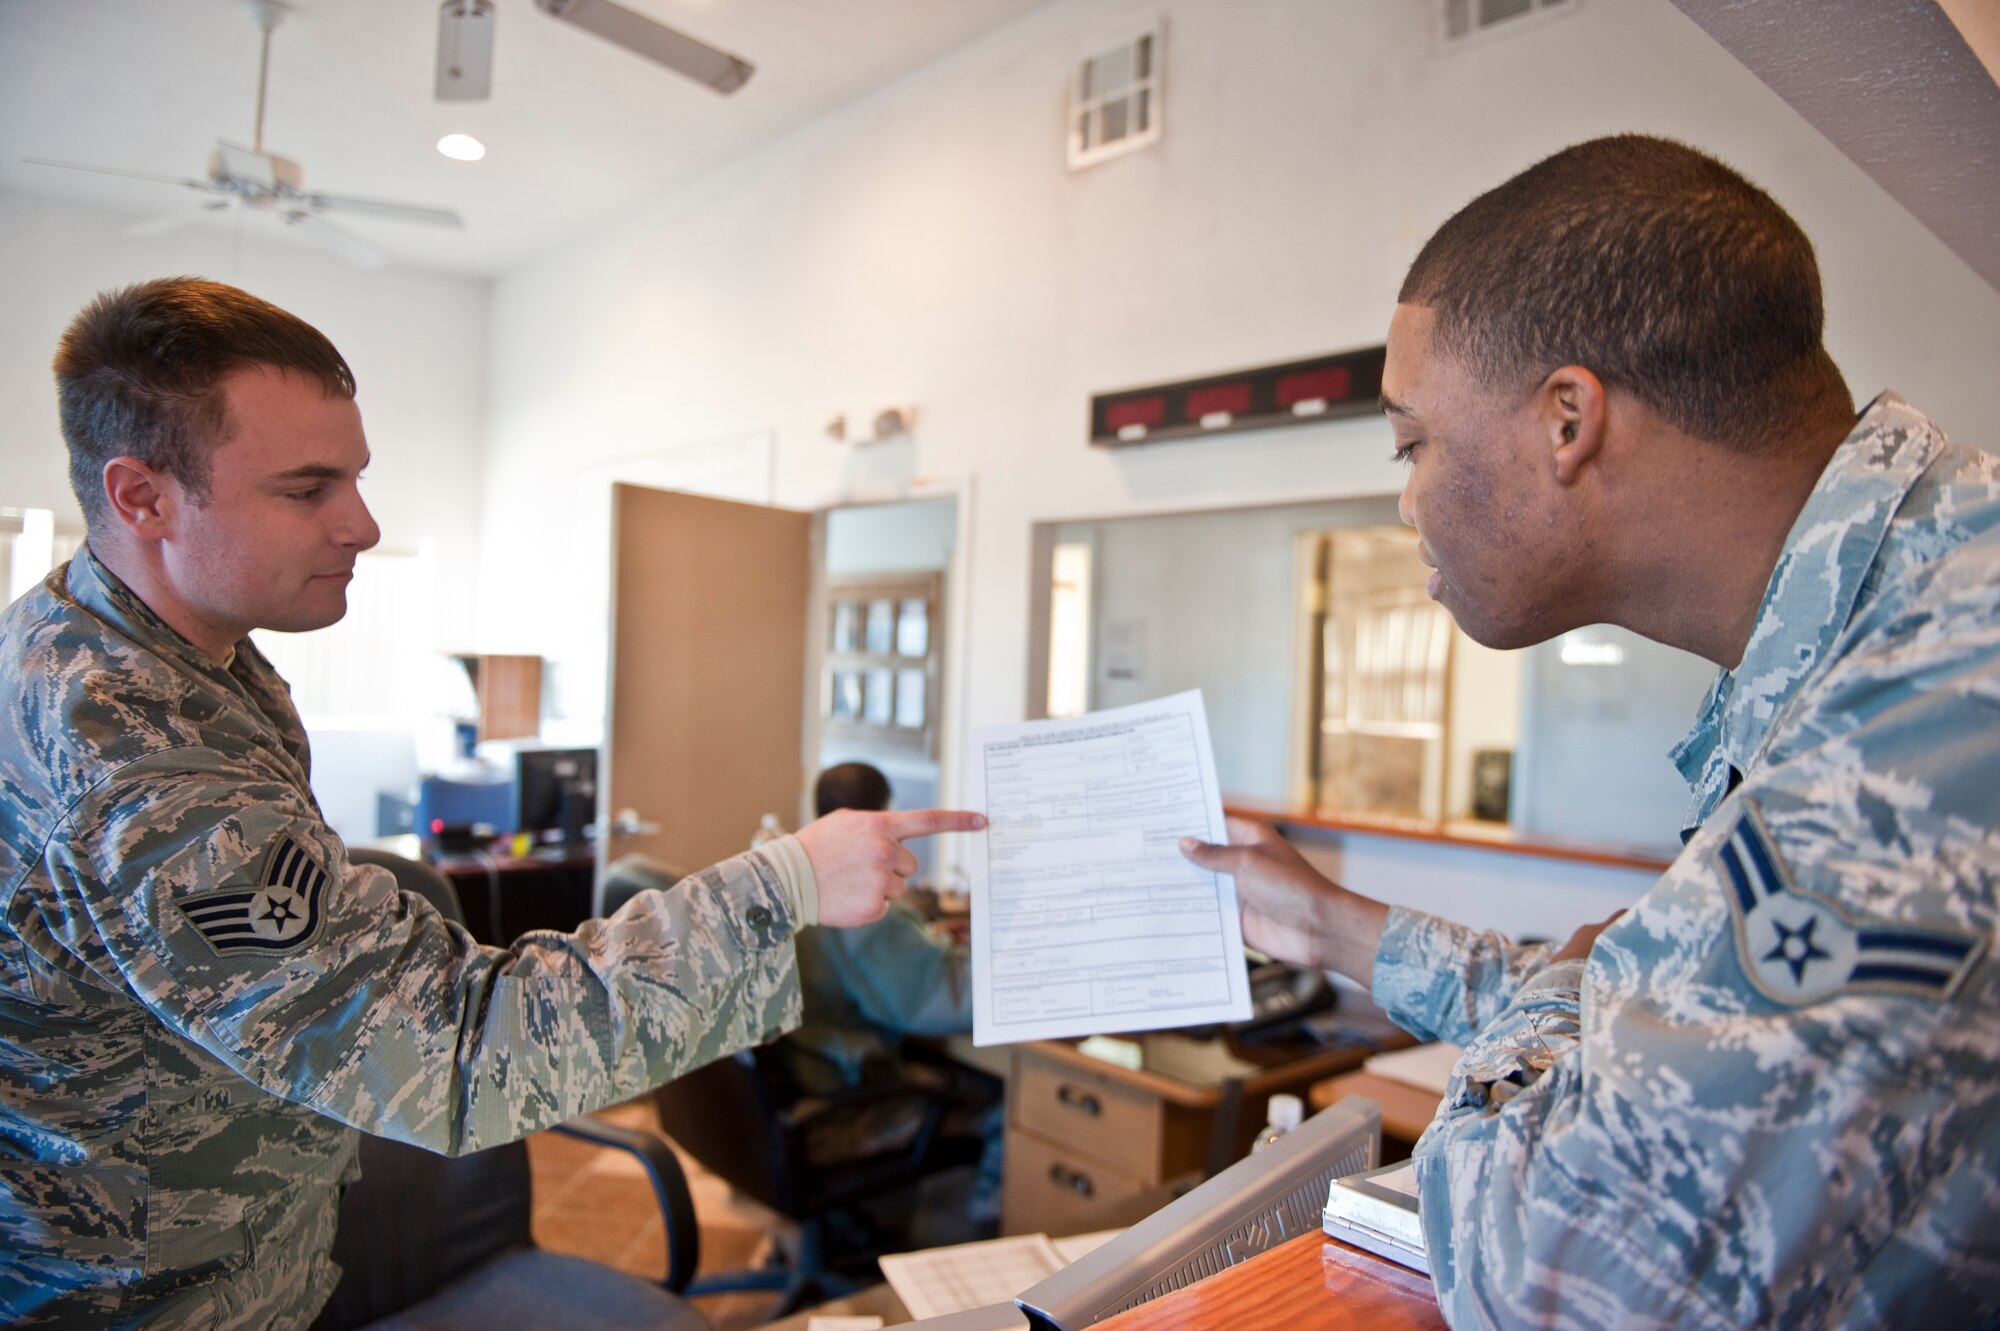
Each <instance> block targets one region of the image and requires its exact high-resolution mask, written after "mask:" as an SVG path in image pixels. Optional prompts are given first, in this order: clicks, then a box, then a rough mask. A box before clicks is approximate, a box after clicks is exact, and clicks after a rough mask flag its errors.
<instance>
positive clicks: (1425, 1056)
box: [1361, 1040, 1465, 1095]
mask: <svg viewBox="0 0 2000 1331" xmlns="http://www.w3.org/2000/svg"><path fill="white" fill-rule="evenodd" d="M1464 1052H1465V1051H1464V1050H1463V1049H1460V1048H1459V1047H1458V1046H1457V1045H1455V1044H1450V1043H1447V1042H1446V1041H1443V1040H1438V1041H1435V1042H1433V1043H1431V1044H1420V1045H1413V1046H1411V1047H1410V1048H1408V1049H1392V1050H1390V1051H1389V1052H1388V1053H1386V1054H1374V1055H1372V1056H1370V1058H1369V1059H1368V1061H1367V1062H1366V1063H1363V1064H1362V1065H1361V1066H1362V1067H1363V1068H1365V1069H1366V1070H1368V1071H1369V1072H1372V1073H1374V1074H1375V1075H1376V1076H1378V1077H1387V1078H1388V1079H1389V1080H1390V1081H1399V1082H1402V1083H1403V1084H1404V1085H1405V1086H1414V1087H1416V1088H1417V1089H1418V1090H1423V1091H1430V1092H1433V1093H1434V1094H1437V1095H1443V1094H1444V1093H1445V1092H1446V1091H1448V1090H1450V1089H1451V1070H1452V1069H1453V1068H1455V1067H1457V1066H1458V1056H1459V1055H1460V1054H1462V1053H1464Z"/></svg>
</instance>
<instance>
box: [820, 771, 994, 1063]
mask: <svg viewBox="0 0 2000 1331" xmlns="http://www.w3.org/2000/svg"><path fill="white" fill-rule="evenodd" d="M813 805H814V812H815V813H816V814H817V815H818V816H820V817H822V818H824V817H825V816H826V815H827V814H829V813H834V812H837V811H839V810H841V809H861V810H865V811H867V812H872V813H879V812H882V811H884V810H886V809H887V808H888V807H889V778H888V777H886V776H884V775H882V773H881V772H880V771H879V770H878V769H876V768H874V767H871V766H870V765H868V764H867V763H841V764H839V765H837V766H834V767H829V768H827V769H826V770H825V771H824V772H821V773H820V776H819V782H818V784H817V785H815V786H814V787H813ZM798 947H799V983H800V985H801V986H802V988H803V989H804V997H805V1020H804V1021H803V1023H801V1025H800V1026H799V1028H798V1030H796V1031H795V1032H793V1033H792V1035H791V1036H789V1037H787V1039H786V1041H785V1044H786V1046H787V1048H788V1049H789V1050H790V1051H792V1052H793V1053H794V1054H795V1057H793V1058H792V1059H791V1060H789V1061H790V1062H791V1064H792V1066H793V1075H794V1076H795V1077H796V1078H797V1079H798V1082H799V1086H800V1088H801V1089H802V1090H805V1091H808V1092H811V1093H814V1094H820V1095H825V1094H828V1093H830V1092H832V1091H836V1090H841V1089H844V1088H846V1087H850V1086H859V1085H862V1084H864V1083H866V1082H868V1081H870V1080H873V1079H874V1078H875V1077H877V1076H881V1075H888V1076H894V1075H895V1073H896V1071H897V1069H898V1066H899V1064H900V1062H901V1060H900V1058H899V1057H898V1054H897V1046H898V1045H899V1044H900V1043H901V1041H902V1038H903V1037H904V1036H905V1035H931V1036H944V1035H951V1034H954V1033H956V1032H959V1031H969V1030H971V1029H972V954H971V950H970V949H969V948H967V947H966V946H965V945H964V944H962V943H954V942H952V941H951V940H949V939H947V938H945V937H943V936H941V935H940V934H939V933H938V932H937V931H936V930H935V929H933V928H932V927H931V925H930V922H929V921H928V920H926V919H925V918H924V916H923V915H922V914H921V913H920V912H919V911H918V910H917V909H916V908H915V907H913V906H911V905H910V904H909V903H908V902H907V901H892V902H890V903H889V909H888V911H887V912H886V913H885V914H884V915H883V916H882V918H881V919H879V920H877V921H875V923H873V924H864V925H861V926H859V927H858V928H854V929H819V928H811V929H805V930H802V931H801V932H800V933H799V939H798Z"/></svg>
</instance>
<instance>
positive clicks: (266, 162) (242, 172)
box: [215, 139, 278, 189]
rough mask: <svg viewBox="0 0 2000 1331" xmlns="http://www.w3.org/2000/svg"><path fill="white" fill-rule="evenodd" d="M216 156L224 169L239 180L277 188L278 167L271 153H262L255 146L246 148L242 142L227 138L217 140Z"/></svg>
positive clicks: (267, 187)
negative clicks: (232, 141) (233, 141)
mask: <svg viewBox="0 0 2000 1331" xmlns="http://www.w3.org/2000/svg"><path fill="white" fill-rule="evenodd" d="M215 158H216V160H218V161H220V162H221V164H222V169H223V171H225V172H226V173H228V174H229V175H230V176H233V177H234V178H236V179H237V180H247V181H250V182H251V183H253V184H257V185H262V186H263V187H264V188H265V189H276V188H277V185H278V169H277V167H276V166H275V165H274V162H275V160H276V159H275V158H274V157H273V156H272V154H270V153H260V152H258V151H257V150H256V149H255V148H246V147H244V146H243V145H242V144H240V143H231V142H230V141H229V140H227V139H217V140H216V141H215Z"/></svg>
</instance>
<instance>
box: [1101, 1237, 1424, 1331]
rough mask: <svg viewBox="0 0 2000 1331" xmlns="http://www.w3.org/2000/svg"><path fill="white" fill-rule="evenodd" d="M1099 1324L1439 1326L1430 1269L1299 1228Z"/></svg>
mask: <svg viewBox="0 0 2000 1331" xmlns="http://www.w3.org/2000/svg"><path fill="white" fill-rule="evenodd" d="M1097 1325H1098V1327H1099V1328H1101V1329H1102V1331H1170V1329H1171V1331H1209V1329H1210V1328H1228V1331H1299V1328H1301V1327H1312V1328H1315V1331H1348V1329H1349V1328H1352V1329H1353V1331H1363V1329H1364V1328H1365V1329H1366V1331H1442V1328H1443V1327H1444V1325H1445V1321H1444V1313H1443V1312H1442V1311H1440V1310H1439V1308H1438V1303H1437V1295H1436V1294H1435V1293H1434V1292H1433V1291H1432V1288H1431V1281H1430V1277H1429V1276H1425V1275H1420V1274H1418V1273H1417V1272H1415V1271H1412V1270H1409V1269H1408V1268H1406V1267H1401V1266H1397V1265H1396V1264H1395V1263H1394V1262H1391V1261H1387V1260H1385V1259H1383V1258H1380V1257H1377V1256H1375V1255H1374V1254H1373V1253H1368V1252H1363V1251H1362V1250H1361V1249H1359V1248H1354V1247H1350V1246H1348V1245H1347V1244H1345V1243H1341V1242H1339V1241H1338V1240H1335V1239H1329V1238H1327V1237H1326V1236H1325V1235H1324V1234H1305V1235H1301V1236H1300V1237H1298V1238H1296V1239H1293V1240H1291V1241H1290V1242H1289V1243H1285V1244H1281V1245H1280V1246H1278V1247H1276V1248H1273V1249H1271V1250H1270V1251H1269V1252H1266V1253H1260V1254H1258V1255H1257V1256H1255V1257H1252V1258H1251V1259H1250V1260H1249V1261H1247V1262H1244V1263H1242V1264H1240V1265H1237V1266H1232V1267H1230V1268H1229V1269H1228V1270H1227V1271H1223V1272H1221V1273H1219V1274H1217V1275H1213V1276H1210V1277H1209V1278H1208V1279H1206V1280H1202V1281H1198V1282H1196V1283H1195V1284H1192V1285H1189V1286H1188V1287H1187V1288H1186V1289H1180V1290H1175V1291H1174V1292H1173V1293H1171V1294H1163V1295H1161V1296H1160V1297H1159V1298H1157V1299H1154V1300H1153V1301H1152V1302H1151V1303H1147V1304H1142V1305H1141V1306H1139V1307H1137V1308H1134V1309H1132V1310H1131V1311H1129V1312H1123V1313H1120V1314H1118V1315H1117V1316H1116V1317H1110V1318H1106V1319H1105V1320H1104V1321H1102V1322H1099V1323H1098V1324H1097Z"/></svg>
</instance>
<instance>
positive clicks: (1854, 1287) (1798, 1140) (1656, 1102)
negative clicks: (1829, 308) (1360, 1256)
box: [1375, 395, 2000, 1328]
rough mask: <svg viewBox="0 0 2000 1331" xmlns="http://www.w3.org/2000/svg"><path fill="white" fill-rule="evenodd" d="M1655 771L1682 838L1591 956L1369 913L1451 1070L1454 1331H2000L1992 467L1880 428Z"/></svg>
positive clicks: (1860, 437) (1884, 401)
mask: <svg viewBox="0 0 2000 1331" xmlns="http://www.w3.org/2000/svg"><path fill="white" fill-rule="evenodd" d="M1675 758H1676V761H1677V762H1678V764H1679V766H1680V768H1681V770H1682V772H1683V773H1684V774H1685V775H1686V776H1687V778H1688V780H1689V783H1690V785H1691V786H1693V788H1694V789H1695V792H1696V795H1695V802H1694V806H1693V808H1692V810H1691V812H1690V816H1689V823H1690V825H1691V827H1693V828H1697V829H1698V830H1694V831H1692V832H1691V833H1690V835H1689V838H1688V842H1687V846H1686V848H1685V849H1684V850H1683V852H1682V853H1681V855H1680V857H1679V859H1677V860H1676V861H1675V863H1674V865H1673V867H1672V868H1670V869H1669V870H1668V871H1667V873H1666V875H1665V876H1664V877H1663V878H1662V879H1661V880H1660V881H1659V883H1658V884H1657V885H1656V886H1654V887H1653V888H1652V889H1651V890H1650V891H1648V892H1647V893H1646V895H1645V896H1644V897H1643V898H1642V899H1641V900H1640V901H1639V903H1638V904H1637V905H1636V906H1634V907H1633V908H1632V910H1631V911H1630V913H1628V914H1627V915H1626V916H1625V917H1624V918H1623V919H1621V920H1620V921H1619V922H1618V923H1617V924H1615V925H1613V926H1612V927H1611V928H1609V929H1607V930H1605V931H1604V933H1603V934H1602V935H1601V936H1600V937H1599V938H1598V941H1597V944H1596V946H1595V947H1594V948H1593V949H1592V950H1591V953H1590V955H1589V958H1588V961H1587V962H1585V961H1569V962H1562V963H1559V964H1556V965H1552V966H1551V965H1546V958H1547V956H1548V954H1549V949H1547V948H1545V947H1544V948H1512V947H1509V946H1507V945H1506V944H1505V943H1503V942H1502V941H1501V940H1499V939H1498V938H1496V937H1493V936H1491V935H1487V936H1477V935H1474V934H1472V933H1471V932H1470V931H1468V930H1464V929H1461V928H1459V927H1458V926H1455V925H1450V924H1447V923H1445V922H1444V921H1442V920H1437V919H1434V918H1433V917H1430V916H1427V915H1423V914H1420V913H1417V912H1413V911H1404V910H1398V911H1394V912H1392V913H1391V915H1390V918H1389V921H1388V924H1387V926H1386V928H1385V930H1384V933H1383V936H1382V945H1381V950H1380V952H1379V953H1378V954H1377V956H1376V961H1375V994H1376V997H1377V999H1378V1000H1379V1001H1381V1002H1382V1004H1383V1006H1384V1007H1386V1008H1387V1009H1388V1010H1389V1011H1390V1012H1391V1013H1392V1014H1393V1015H1395V1017H1396V1018H1397V1019H1398V1020H1399V1021H1401V1022H1402V1023H1404V1024H1405V1025H1407V1026H1409V1027H1411V1028H1412V1029H1414V1030H1417V1031H1420V1032H1422V1033H1424V1034H1426V1035H1432V1036H1436V1037H1439V1038H1443V1039H1449V1040H1454V1041H1458V1042H1460V1043H1465V1044H1466V1045H1467V1049H1466V1053H1465V1056H1464V1058H1463V1059H1462V1060H1461V1061H1460V1063H1459V1065H1458V1067H1457V1069H1456V1070H1455V1074H1454V1077H1453V1080H1452V1084H1451V1087H1450V1090H1449V1092H1448V1093H1447V1095H1446V1097H1445V1102H1444V1105H1443V1107H1442V1108H1441V1109H1440V1111H1439V1114H1438V1118H1437V1120H1436V1121H1435V1122H1433V1123H1432V1125H1431V1127H1430V1129H1429V1131H1428V1132H1426V1133H1425V1134H1424V1138H1423V1140H1422V1142H1421V1143H1420V1144H1419V1146H1418V1148H1417V1160H1418V1165H1417V1168H1418V1178H1419V1184H1420V1189H1421V1193H1422V1203H1423V1213H1424V1216H1423V1218H1424V1231H1425V1234H1426V1236H1427V1238H1428V1241H1429V1247H1430V1251H1431V1256H1432V1261H1433V1264H1434V1269H1435V1270H1436V1272H1437V1288H1438V1295H1439V1298H1440V1300H1441V1301H1442V1302H1443V1305H1444V1309H1445V1312H1446V1314H1447V1317H1448V1319H1449V1320H1450V1321H1451V1323H1452V1324H1453V1325H1454V1326H1458V1327H1472V1326H1503V1325H1518V1324H1533V1325H1540V1326H1553V1327H1572V1326H1574V1327H1584V1326H1618V1327H1655V1326H1718V1327H1721V1326H1728V1327H1743V1326H1781V1327H1815V1328H1819V1327H1829V1326H1889V1325H1893V1326H1926V1327H1946V1326H1952V1327H1957V1326H1973V1325H1987V1324H1990V1323H1991V1322H1992V1321H1993V1320H1994V1319H1995V1317H1996V1315H2000V1191H1996V1183H1995V1181H1996V1180H2000V1117H1996V1115H2000V970H1996V966H1995V962H1994V959H1993V934H1994V927H1995V906H1996V901H1995V890H1996V887H2000V458H1995V457H1993V456H1990V455H1987V454H1984V453H1980V452H1976V451H1974V450H1971V449H1965V448H1959V447H1955V446H1952V445H1950V444H1948V443H1946V442H1945V440H1944V438H1943V436H1942V435H1941V434H1940V433H1939V432H1938V430H1937V429H1936V427H1934V426H1933V425H1932V424H1931V423H1930V422H1929V421H1928V420H1926V419H1925V418H1924V417H1923V416H1922V415H1920V414H1919V413H1918V412H1916V411H1915V410H1914V409H1912V408H1911V407H1910V406H1909V405H1908V404H1907V403H1904V402H1903V401H1901V400H1900V399H1898V398H1896V397H1895V396H1894V395H1884V396H1883V397H1881V398H1879V399H1877V400H1876V402H1875V403H1874V404H1873V405H1872V406H1871V407H1870V408H1869V410H1868V411H1867V412H1866V413H1865V414H1864V415H1863V416H1862V418H1861V420H1860V422H1859V424H1858V425H1857V426H1856V428H1855V430H1854V432H1853V433H1852V434H1851V435H1850V436H1849V437H1848V439H1847V441H1846V442H1845V443H1844V444H1842V445H1841V447H1840V449H1839V451H1838V452H1837V453H1835V455H1834V457H1833V458H1832V460H1831V462H1830V463H1829V464H1828V466H1827V468H1826V470H1825V472H1824V473H1823V475H1822V476H1821V478H1820V481H1819V483H1818V485H1817V487H1816V488H1815V489H1814V491H1813V493H1812V496H1811V498H1810V499H1809V500H1808V502H1807V504H1806V506H1805V508H1804V510H1803V512H1802V513H1801V514H1800V516H1799V518H1798V520H1797V522H1796V523H1795V524H1794V525H1793V527H1792V530H1791V534H1790V536H1789V537H1788V539H1787V542H1786V545H1785V548H1784V552H1783V554H1782V556H1781V557H1780V559H1779V561H1778V564H1777V567H1776V569H1775V570H1774V572H1773V574H1772V577H1771V582H1770V584H1769V588H1768V590H1767V592H1766V594H1765V598H1764V602H1763V605H1762V607H1761V608H1760V610H1759V612H1758V616H1757V620H1756V623H1755V627H1754V629H1753V631H1752V633H1751V637H1750V641H1749V645H1748V648H1747V650H1746V651H1745V653H1744V658H1743V662H1742V664H1741V665H1739V666H1738V667H1737V668H1736V669H1735V670H1733V671H1729V672H1726V673H1725V674H1723V675H1722V676H1721V677H1720V679H1719V680H1718V681H1717V683H1716V686H1715V688H1714V690H1713V691H1712V692H1711V694H1710V696H1709V699H1708V702H1707V704H1706V706H1705V709H1704V712H1703V715H1702V717H1701V720H1700V721H1699V723H1698V724H1697V725H1696V727H1695V729H1694V730H1693V732H1692V733H1691V734H1690V735H1689V736H1688V737H1687V739H1685V740H1683V741H1682V743H1681V745H1680V747H1679V748H1678V749H1677V750H1676V752H1675Z"/></svg>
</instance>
